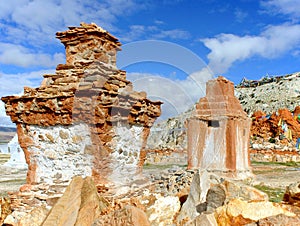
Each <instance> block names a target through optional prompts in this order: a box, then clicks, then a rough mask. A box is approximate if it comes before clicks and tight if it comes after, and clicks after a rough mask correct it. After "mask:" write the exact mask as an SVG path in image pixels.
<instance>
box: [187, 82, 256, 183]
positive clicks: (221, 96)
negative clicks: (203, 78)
mask: <svg viewBox="0 0 300 226" xmlns="http://www.w3.org/2000/svg"><path fill="white" fill-rule="evenodd" d="M187 124H188V132H187V136H188V168H200V169H206V170H209V171H218V172H220V173H224V174H226V175H228V176H233V177H241V178H243V177H247V176H248V175H250V166H249V153H248V143H249V131H250V125H251V120H250V119H249V118H248V117H247V115H246V113H245V112H244V111H243V109H242V107H241V105H240V103H239V101H238V99H237V98H236V97H235V96H234V85H233V83H232V82H230V81H228V80H227V79H225V78H224V77H221V76H220V77H218V78H217V79H214V80H210V81H208V82H207V84H206V96H205V97H203V98H201V99H200V101H199V103H197V106H196V111H195V114H194V116H192V117H191V118H189V119H188V120H187Z"/></svg>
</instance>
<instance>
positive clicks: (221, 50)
mask: <svg viewBox="0 0 300 226" xmlns="http://www.w3.org/2000/svg"><path fill="white" fill-rule="evenodd" d="M201 41H202V42H203V43H204V45H205V46H206V47H207V48H209V49H210V50H211V52H210V53H209V54H208V56H207V57H208V59H209V66H210V68H212V69H213V71H214V72H215V73H224V72H226V71H227V70H228V68H229V67H231V65H232V64H233V63H234V62H236V61H242V60H245V59H247V58H250V57H253V56H255V55H256V56H261V57H265V58H274V57H277V56H279V55H280V54H283V53H285V52H287V51H290V50H293V51H294V50H297V48H299V47H298V44H300V25H299V24H282V25H278V26H269V27H267V28H266V29H265V30H264V31H263V32H262V33H261V34H260V35H257V36H250V35H246V36H238V35H234V34H220V35H217V36H216V37H214V38H206V39H202V40H201Z"/></svg>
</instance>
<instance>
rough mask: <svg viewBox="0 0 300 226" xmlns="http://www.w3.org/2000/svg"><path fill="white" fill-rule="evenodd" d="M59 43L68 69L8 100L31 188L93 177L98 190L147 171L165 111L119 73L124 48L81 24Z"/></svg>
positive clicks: (63, 67) (61, 66) (59, 69)
mask: <svg viewBox="0 0 300 226" xmlns="http://www.w3.org/2000/svg"><path fill="white" fill-rule="evenodd" d="M56 35H57V38H58V39H60V40H61V42H62V43H63V44H64V45H65V49H66V63H65V64H59V65H58V66H57V68H56V73H55V74H48V75H44V80H43V82H42V84H41V86H40V87H38V88H36V89H32V88H28V87H25V88H24V95H23V96H20V97H18V96H8V97H3V98H2V101H4V102H5V107H6V113H7V115H9V116H10V117H11V120H12V121H13V122H14V123H15V124H16V125H17V133H18V137H19V143H20V146H21V147H22V149H23V151H24V153H25V157H26V162H27V164H28V168H29V169H28V175H27V182H28V183H29V184H35V183H41V182H47V183H53V182H57V181H66V180H70V179H71V178H72V177H73V176H75V175H81V176H89V175H93V176H94V179H95V180H96V183H99V184H101V183H103V182H107V181H110V182H112V183H113V184H114V183H117V182H120V183H121V182H122V181H123V180H124V179H126V178H128V173H129V174H130V173H136V171H137V170H138V169H139V166H140V165H142V164H143V157H144V154H143V149H144V147H145V144H146V140H147V137H148V134H149V131H150V127H151V126H152V124H153V123H154V121H155V119H156V118H157V117H158V116H159V115H160V105H161V104H162V103H161V102H159V101H157V102H153V101H150V100H148V99H147V98H146V93H144V92H135V91H133V89H132V83H131V82H130V81H128V80H126V72H125V71H122V70H119V69H117V68H116V53H117V51H118V50H120V45H121V44H120V43H119V42H118V40H117V39H116V38H115V37H114V36H112V35H111V34H109V33H108V32H107V31H105V30H103V29H102V28H100V27H98V26H97V25H95V24H84V23H82V24H81V26H80V27H70V28H69V30H67V31H65V32H58V33H57V34H56ZM141 153H142V154H141ZM125 174H127V176H126V177H125V178H124V175H125Z"/></svg>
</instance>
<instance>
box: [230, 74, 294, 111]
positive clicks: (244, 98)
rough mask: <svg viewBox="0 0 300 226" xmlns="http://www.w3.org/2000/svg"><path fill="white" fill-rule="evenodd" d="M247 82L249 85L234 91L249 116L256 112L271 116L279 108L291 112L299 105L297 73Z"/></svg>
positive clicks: (241, 86)
mask: <svg viewBox="0 0 300 226" xmlns="http://www.w3.org/2000/svg"><path fill="white" fill-rule="evenodd" d="M263 80H264V81H263ZM249 82H250V83H251V84H249V85H247V84H245V85H243V84H241V85H238V86H237V87H236V89H235V94H236V96H237V97H238V99H239V100H240V102H241V104H242V105H243V109H244V110H245V111H246V112H247V113H248V114H249V115H252V114H253V113H254V112H256V111H263V112H266V113H267V114H272V113H273V112H274V111H277V110H278V109H281V108H288V109H289V110H290V111H292V110H293V109H294V108H295V107H296V106H297V105H300V99H299V87H300V73H299V72H297V73H293V74H288V75H285V76H278V77H274V78H269V79H267V78H265V79H262V80H261V81H252V82H251V81H249Z"/></svg>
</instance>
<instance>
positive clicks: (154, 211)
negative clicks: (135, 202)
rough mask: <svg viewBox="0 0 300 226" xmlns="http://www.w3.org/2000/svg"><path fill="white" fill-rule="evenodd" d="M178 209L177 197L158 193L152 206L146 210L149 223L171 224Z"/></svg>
mask: <svg viewBox="0 0 300 226" xmlns="http://www.w3.org/2000/svg"><path fill="white" fill-rule="evenodd" d="M179 210H180V201H179V199H178V197H174V196H166V197H162V196H160V195H158V196H157V197H156V200H155V202H154V204H153V205H152V206H150V207H149V208H148V210H147V215H148V217H149V221H150V223H151V225H172V223H173V222H174V218H175V216H176V215H177V213H178V212H179Z"/></svg>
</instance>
